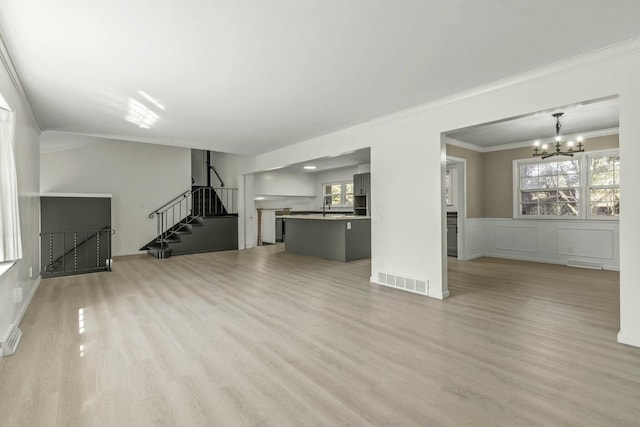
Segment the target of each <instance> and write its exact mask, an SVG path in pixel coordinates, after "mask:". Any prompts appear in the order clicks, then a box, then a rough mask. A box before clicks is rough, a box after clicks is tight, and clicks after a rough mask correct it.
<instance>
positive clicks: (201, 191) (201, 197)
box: [198, 187, 206, 218]
mask: <svg viewBox="0 0 640 427" xmlns="http://www.w3.org/2000/svg"><path fill="white" fill-rule="evenodd" d="M203 188H204V187H200V188H199V189H198V191H200V200H201V201H202V211H200V214H201V215H202V217H203V218H204V217H205V214H206V212H205V211H204V209H205V204H204V190H202V189H203Z"/></svg>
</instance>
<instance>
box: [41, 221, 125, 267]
mask: <svg viewBox="0 0 640 427" xmlns="http://www.w3.org/2000/svg"><path fill="white" fill-rule="evenodd" d="M115 232H116V231H115V230H114V229H112V228H111V227H104V228H102V229H100V230H79V231H53V232H43V233H40V238H41V240H42V245H43V247H47V246H48V256H47V259H46V260H44V259H43V262H46V264H43V266H42V268H41V274H45V275H49V276H53V275H69V274H77V273H89V272H95V271H111V236H112V235H113V234H115ZM82 237H84V239H82ZM80 239H82V240H80ZM94 240H95V245H94V244H92V241H94ZM44 255H45V254H44V253H43V256H44ZM94 260H95V262H94Z"/></svg>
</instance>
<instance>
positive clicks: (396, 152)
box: [248, 42, 640, 346]
mask: <svg viewBox="0 0 640 427" xmlns="http://www.w3.org/2000/svg"><path fill="white" fill-rule="evenodd" d="M639 72H640V42H632V43H627V44H622V45H618V46H616V47H614V48H610V49H607V50H604V51H599V52H596V53H594V54H591V55H585V56H582V57H578V58H576V59H573V60H571V61H566V62H564V63H561V64H558V65H556V66H553V67H548V68H544V69H540V70H537V71H535V72H532V73H528V74H524V75H521V76H515V77H513V78H510V79H506V80H503V81H500V82H496V83H494V84H491V85H487V86H484V87H480V88H476V89H474V90H471V91H468V92H465V93H460V94H457V95H455V96H451V97H449V98H446V99H442V100H438V101H436V102H432V103H430V104H426V105H423V106H420V107H417V108H414V109H411V110H407V111H404V112H400V113H397V114H394V115H391V116H387V117H384V118H381V119H378V120H376V121H373V122H369V123H365V124H362V125H359V126H355V127H352V128H349V129H346V130H343V131H340V132H336V133H333V134H329V135H325V136H322V137H318V138H314V139H311V140H308V141H304V142H301V143H298V144H295V145H292V146H289V147H285V148H282V149H279V150H275V151H272V152H269V153H265V154H262V155H260V156H257V158H256V159H255V163H254V165H253V169H252V170H249V171H248V172H251V171H257V170H266V169H269V168H271V167H275V166H278V165H279V164H282V163H286V164H293V163H300V162H303V161H305V160H308V159H315V158H320V157H323V156H327V155H331V154H332V153H335V152H344V151H346V150H356V149H359V148H365V147H367V146H370V147H371V177H372V179H371V188H372V193H373V194H375V198H374V201H373V209H372V212H373V218H372V260H371V265H372V272H371V273H372V274H371V277H372V280H375V279H376V278H377V277H378V273H379V272H382V273H384V272H387V271H389V272H391V271H393V272H396V273H399V274H400V273H401V274H402V275H405V276H406V277H415V278H422V279H423V280H428V281H429V289H428V294H429V295H430V296H433V297H436V298H443V297H446V296H447V294H448V290H447V277H446V275H447V270H446V259H445V258H444V257H443V248H444V242H443V237H444V230H445V228H444V218H443V213H444V211H445V208H444V206H443V201H442V196H441V195H442V188H441V183H442V174H443V171H444V167H443V165H444V163H445V150H444V147H443V146H442V142H441V134H442V133H446V132H448V131H450V130H452V129H459V128H463V127H467V126H472V125H476V124H481V123H486V122H492V121H497V120H502V119H505V118H509V117H514V116H518V115H524V114H530V113H532V112H537V111H543V110H548V109H552V108H556V107H559V106H564V105H571V104H574V103H578V102H582V101H585V100H592V99H598V98H602V97H606V96H611V95H615V94H619V96H620V155H621V157H622V158H623V159H624V161H625V163H626V164H633V162H635V161H640V144H637V141H639V140H640V120H637V117H639V116H640V85H639V84H638V83H637V75H638V73H639ZM638 182H640V168H637V167H629V168H623V169H622V171H621V189H620V191H621V196H622V198H623V199H624V208H623V209H624V212H629V214H628V215H626V216H625V213H624V212H623V214H622V215H621V217H620V270H621V276H620V310H621V316H620V321H621V328H620V333H619V336H618V339H619V340H620V341H621V342H625V343H629V344H634V345H638V346H640V282H638V281H637V280H636V278H637V277H640V263H638V262H637V260H638V259H640V245H639V244H638V241H640V221H637V220H636V219H635V216H636V213H638V212H640V192H638V191H636V189H635V186H636V184H637V183H638ZM418 195H419V197H417V196H418ZM407 200H411V201H412V210H411V211H412V213H413V214H412V215H407V212H406V210H405V209H394V208H392V207H393V206H405V204H406V202H407ZM428 326H429V325H428V324H426V325H425V327H428Z"/></svg>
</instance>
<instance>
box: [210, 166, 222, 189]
mask: <svg viewBox="0 0 640 427" xmlns="http://www.w3.org/2000/svg"><path fill="white" fill-rule="evenodd" d="M209 168H210V169H211V170H212V171H213V173H215V174H216V176H217V177H218V181H220V187H224V181H223V180H222V178H220V174H218V171H217V170H216V168H214V167H213V165H209Z"/></svg>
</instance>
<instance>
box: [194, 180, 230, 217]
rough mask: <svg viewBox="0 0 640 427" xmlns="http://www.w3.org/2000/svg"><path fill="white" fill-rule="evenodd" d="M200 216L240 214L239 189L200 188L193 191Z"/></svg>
mask: <svg viewBox="0 0 640 427" xmlns="http://www.w3.org/2000/svg"><path fill="white" fill-rule="evenodd" d="M193 197H194V201H195V203H196V205H195V206H194V212H195V213H196V214H197V215H199V216H211V215H213V216H216V215H235V214H237V213H238V189H237V188H227V187H199V188H197V189H196V190H194V191H193Z"/></svg>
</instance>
